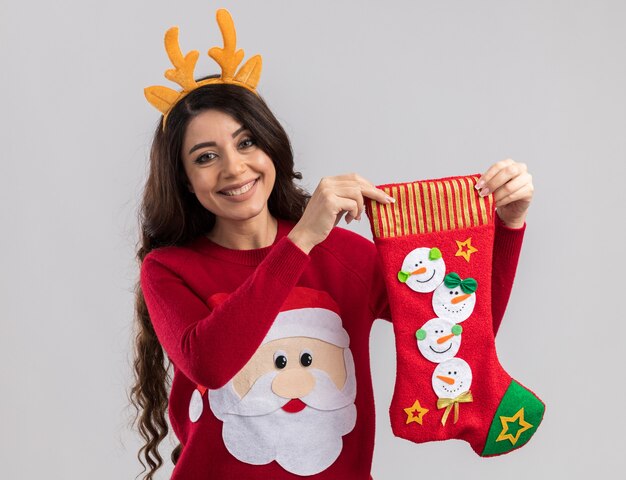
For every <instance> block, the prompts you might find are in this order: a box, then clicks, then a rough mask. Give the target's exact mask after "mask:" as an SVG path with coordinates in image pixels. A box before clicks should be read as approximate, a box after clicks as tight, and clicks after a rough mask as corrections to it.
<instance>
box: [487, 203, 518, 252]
mask: <svg viewBox="0 0 626 480" xmlns="http://www.w3.org/2000/svg"><path fill="white" fill-rule="evenodd" d="M494 216H495V221H494V223H495V226H496V230H497V231H498V243H499V246H500V247H502V249H503V250H504V251H508V252H510V251H513V249H514V248H519V246H520V245H521V243H522V240H523V238H524V232H525V231H526V222H524V225H522V226H521V227H519V228H511V227H507V225H506V224H505V223H504V222H503V221H502V219H501V218H500V215H498V213H497V212H496V214H495V215H494Z"/></svg>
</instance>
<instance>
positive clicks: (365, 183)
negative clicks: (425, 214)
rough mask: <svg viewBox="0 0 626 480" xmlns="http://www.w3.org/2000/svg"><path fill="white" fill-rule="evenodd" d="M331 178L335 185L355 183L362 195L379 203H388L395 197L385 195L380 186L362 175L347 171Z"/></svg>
mask: <svg viewBox="0 0 626 480" xmlns="http://www.w3.org/2000/svg"><path fill="white" fill-rule="evenodd" d="M329 178H330V179H333V180H334V181H335V182H336V184H337V185H347V184H355V183H356V184H357V185H358V186H359V188H360V189H361V192H362V194H363V195H364V196H366V197H369V198H372V199H373V200H376V201H377V202H380V203H385V204H387V203H390V202H394V201H395V199H394V198H393V197H392V196H390V195H387V194H386V193H385V191H384V190H382V189H380V188H376V186H375V185H374V184H373V183H372V182H370V181H369V180H367V179H365V178H363V177H362V176H360V175H358V174H356V173H348V174H345V175H337V176H335V177H329Z"/></svg>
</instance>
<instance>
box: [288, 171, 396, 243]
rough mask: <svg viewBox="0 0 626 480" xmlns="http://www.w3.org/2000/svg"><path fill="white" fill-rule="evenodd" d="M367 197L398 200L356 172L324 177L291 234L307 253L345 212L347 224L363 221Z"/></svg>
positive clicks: (291, 237)
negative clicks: (353, 221) (355, 220)
mask: <svg viewBox="0 0 626 480" xmlns="http://www.w3.org/2000/svg"><path fill="white" fill-rule="evenodd" d="M364 197H368V198H372V199H374V200H376V201H378V202H380V203H389V202H391V201H395V200H394V199H393V198H392V197H389V196H387V194H386V193H385V192H384V191H382V190H380V189H378V188H376V187H375V186H374V185H373V184H372V183H370V182H368V181H367V180H365V179H364V178H363V177H361V176H360V175H357V174H356V173H351V174H347V175H337V176H335V177H324V178H322V180H320V183H319V185H318V186H317V188H316V189H315V191H314V192H313V195H311V198H310V199H309V202H308V204H307V206H306V208H305V210H304V213H303V215H302V218H301V219H300V221H299V222H298V223H297V224H296V225H295V226H294V227H293V229H292V230H291V232H289V235H287V236H288V237H289V238H290V239H291V241H293V242H294V243H295V244H296V245H298V247H300V248H301V249H302V250H303V251H304V252H305V253H309V252H310V251H311V249H312V248H313V247H314V246H315V245H317V244H318V243H320V242H322V241H323V240H324V239H326V237H327V236H328V234H329V233H330V231H331V230H332V229H333V227H334V226H335V225H337V224H338V223H339V221H340V220H341V217H342V216H343V214H344V213H346V222H347V223H350V222H351V221H352V220H353V219H355V218H356V219H357V220H360V219H361V214H362V213H363V210H364V208H365V207H364Z"/></svg>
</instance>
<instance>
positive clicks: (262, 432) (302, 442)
mask: <svg viewBox="0 0 626 480" xmlns="http://www.w3.org/2000/svg"><path fill="white" fill-rule="evenodd" d="M344 359H345V361H346V372H347V376H346V383H345V385H344V386H343V388H342V389H341V390H339V389H337V387H336V385H335V383H334V382H333V381H332V380H331V379H330V377H329V376H328V375H327V374H326V372H324V371H322V370H317V369H315V368H311V369H310V372H311V374H312V375H313V376H314V377H315V388H314V389H313V391H312V392H311V393H310V394H308V395H306V396H305V397H302V398H301V399H300V400H302V401H303V402H305V403H306V404H307V407H306V408H304V409H303V410H302V411H300V412H297V413H288V412H285V411H284V410H282V409H281V408H280V407H282V406H283V405H284V404H286V403H287V402H288V401H289V399H285V398H282V397H279V396H278V395H276V394H275V393H274V392H273V391H272V390H271V383H272V380H273V379H274V377H275V376H276V375H277V373H278V372H271V373H268V374H265V375H263V376H262V377H260V378H259V379H257V381H256V382H255V383H254V385H253V386H252V388H251V389H250V391H249V392H248V393H247V394H246V395H245V397H244V398H243V399H241V400H239V398H238V396H237V393H236V392H235V390H234V388H233V387H232V381H231V382H229V383H228V384H226V385H225V386H224V387H222V388H220V389H218V390H209V401H210V406H211V410H212V411H213V412H214V414H215V415H216V417H217V418H219V419H220V420H222V421H223V422H224V424H223V427H222V438H223V440H224V445H225V446H226V448H227V450H228V451H229V452H230V453H231V454H232V455H233V456H234V457H235V458H237V459H238V460H240V461H242V462H245V463H250V464H252V465H264V464H267V463H269V462H271V461H272V460H276V462H277V463H278V464H279V465H281V466H282V467H283V468H284V469H285V470H287V471H288V472H291V473H294V474H296V475H302V476H305V475H314V474H316V473H319V472H321V471H323V470H325V469H326V468H328V467H329V466H330V465H332V463H333V462H334V461H335V460H336V459H337V457H338V456H339V455H340V453H341V450H342V448H343V440H342V437H343V435H345V434H347V433H349V432H351V431H352V429H353V428H354V425H355V424H356V407H355V405H354V403H353V402H354V399H355V397H356V378H355V373H354V361H353V359H352V354H351V353H350V351H349V350H348V349H346V350H345V351H344ZM244 403H245V406H246V407H248V408H249V409H250V411H254V412H261V411H263V412H264V413H255V414H251V413H250V411H247V412H246V411H245V409H244V408H243V405H244ZM270 406H274V407H275V408H274V409H273V410H272V411H270V412H267V411H266V410H267V409H268V408H269V407H270Z"/></svg>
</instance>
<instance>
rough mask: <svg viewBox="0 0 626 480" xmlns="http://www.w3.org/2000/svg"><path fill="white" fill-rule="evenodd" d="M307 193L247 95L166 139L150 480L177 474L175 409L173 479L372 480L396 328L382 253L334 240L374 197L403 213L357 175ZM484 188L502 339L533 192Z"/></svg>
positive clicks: (143, 378)
mask: <svg viewBox="0 0 626 480" xmlns="http://www.w3.org/2000/svg"><path fill="white" fill-rule="evenodd" d="M301 178H302V177H301V175H300V174H299V173H298V172H295V171H294V163H293V156H292V151H291V146H290V143H289V140H288V138H287V135H286V133H285V131H284V130H283V128H282V127H281V126H280V124H279V123H278V121H277V120H276V118H275V117H274V115H273V114H272V113H271V112H270V110H269V109H268V107H267V106H266V104H265V103H264V102H263V100H262V99H261V98H260V97H259V96H257V95H256V94H254V93H252V92H250V91H248V90H246V89H244V88H241V87H239V86H236V85H224V84H216V85H206V86H203V87H200V88H198V89H196V90H194V91H192V92H191V93H189V94H188V95H187V96H186V97H185V98H184V99H183V100H181V101H180V102H179V103H178V104H176V105H175V106H174V108H173V109H172V110H171V112H170V113H169V116H168V119H167V128H165V129H163V128H161V125H159V126H158V128H157V130H156V132H155V137H154V142H153V147H152V151H151V156H150V173H149V177H148V179H147V183H146V186H145V191H144V195H143V203H142V206H141V212H140V223H141V240H140V245H139V248H138V251H137V258H138V260H139V262H140V265H141V279H140V282H139V283H138V285H137V288H136V314H137V315H136V319H137V324H138V331H137V337H136V359H135V364H134V366H135V372H136V384H135V386H134V388H133V390H132V392H131V393H132V399H133V402H134V404H135V405H136V407H137V409H138V411H139V412H140V415H139V416H138V417H139V418H138V427H139V431H140V432H141V434H142V436H143V437H144V439H145V440H146V444H145V445H144V447H143V448H142V449H141V450H140V455H141V454H143V455H144V456H145V460H146V462H147V464H148V465H149V468H150V470H149V472H148V473H147V474H146V476H145V478H148V479H150V478H152V477H153V475H154V473H155V471H156V470H157V469H158V468H160V466H161V465H162V463H163V461H162V458H161V456H160V455H159V452H158V450H157V448H158V445H159V443H160V442H161V440H163V438H165V436H166V435H167V433H168V425H167V422H166V418H165V411H166V409H168V406H169V412H168V413H169V419H170V422H171V424H172V428H173V430H174V433H175V434H176V437H177V438H178V439H179V441H180V444H179V445H178V447H177V448H176V449H175V450H174V452H173V454H172V461H173V462H174V463H175V464H176V466H175V468H174V473H173V476H172V478H173V479H191V478H193V479H201V478H206V479H225V478H233V479H235V478H237V479H242V478H245V479H272V480H280V479H293V478H299V477H302V476H307V477H311V478H315V479H325V478H332V479H336V478H346V479H364V480H366V479H369V478H370V468H371V461H372V453H373V446H374V399H373V398H374V397H373V393H372V383H371V377H370V367H369V351H368V343H369V334H370V328H371V325H372V323H373V321H374V320H375V319H376V318H383V319H386V320H389V321H391V318H390V313H389V305H388V301H387V294H386V289H385V286H384V284H383V281H382V276H381V273H380V266H379V264H378V261H377V257H376V250H375V248H374V245H373V243H372V242H370V241H369V240H367V239H365V238H362V237H361V236H359V235H357V234H355V233H353V232H351V231H348V230H346V229H342V228H339V227H336V225H337V223H338V222H339V221H340V220H341V218H342V217H343V216H344V215H345V219H346V221H347V222H351V221H352V220H353V219H356V220H360V219H361V218H362V215H363V210H364V207H363V205H364V199H365V198H366V197H367V198H372V199H375V200H377V201H379V202H383V203H384V202H390V201H393V199H390V198H389V197H387V195H386V194H385V193H384V192H383V191H382V190H379V189H377V188H376V187H375V186H374V185H373V184H372V183H370V182H369V181H367V180H366V179H364V178H362V177H360V176H359V175H357V174H346V175H339V176H334V177H326V178H323V179H322V180H321V181H320V183H319V185H318V186H317V188H316V189H315V191H314V192H313V194H312V195H311V196H309V195H308V194H307V193H306V192H304V191H302V190H301V189H300V188H299V187H298V186H296V184H295V183H294V180H295V179H301ZM479 186H480V187H481V188H482V192H483V194H487V193H490V192H491V193H493V194H494V197H495V200H496V206H497V212H498V219H497V222H496V239H495V245H494V265H493V272H492V274H493V275H494V276H496V275H497V276H498V278H499V279H501V280H502V282H500V283H499V285H498V288H497V290H496V289H494V292H493V307H492V310H493V314H494V315H493V318H494V329H495V330H497V328H498V326H499V323H500V321H501V319H502V315H503V312H504V308H505V306H506V303H507V301H508V297H509V294H510V290H511V286H512V282H513V277H514V273H515V269H516V265H517V259H518V255H519V250H520V247H521V242H522V236H523V231H524V225H525V217H526V211H527V209H528V206H529V204H530V202H531V199H532V195H533V186H532V179H531V177H530V175H529V174H528V172H527V171H526V167H525V165H523V164H520V163H517V162H514V161H513V160H510V159H507V160H504V161H501V162H498V163H496V164H494V165H493V166H491V167H490V168H489V169H488V170H487V171H486V172H485V173H484V174H483V176H482V179H481V181H480V183H479ZM294 312H296V314H294ZM164 353H165V354H166V355H167V358H168V360H169V362H171V364H173V368H174V377H173V382H172V383H171V391H170V392H169V398H168V390H170V378H169V376H168V368H169V364H166V362H165V355H164ZM140 460H141V457H140ZM142 463H143V461H142Z"/></svg>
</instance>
